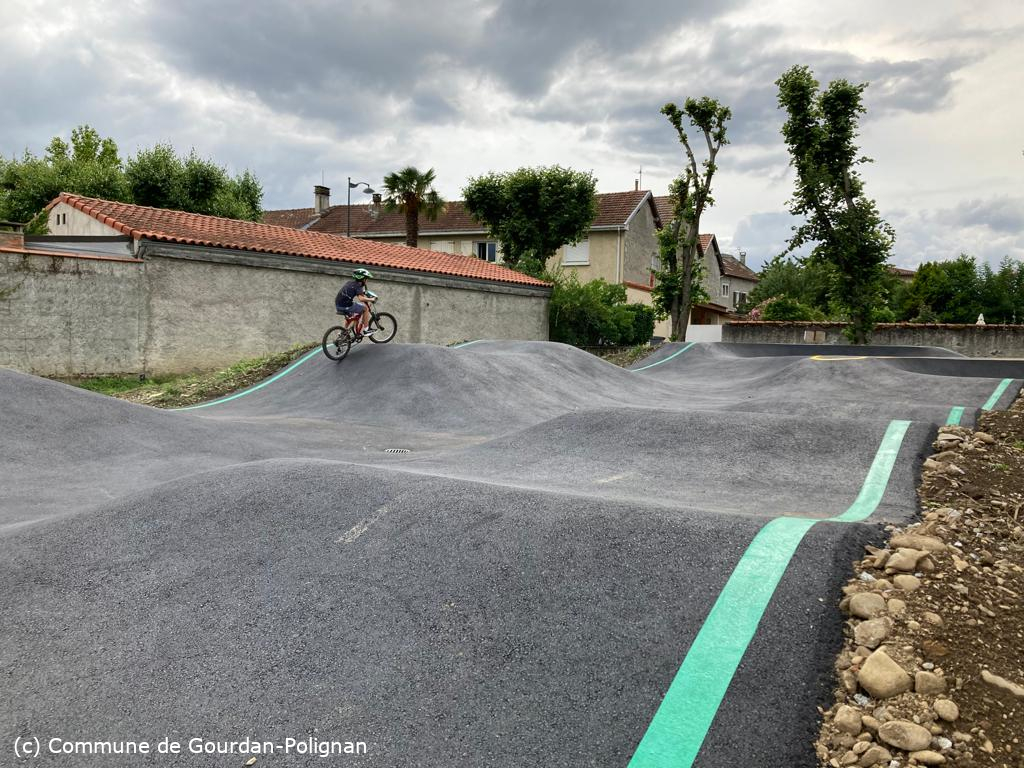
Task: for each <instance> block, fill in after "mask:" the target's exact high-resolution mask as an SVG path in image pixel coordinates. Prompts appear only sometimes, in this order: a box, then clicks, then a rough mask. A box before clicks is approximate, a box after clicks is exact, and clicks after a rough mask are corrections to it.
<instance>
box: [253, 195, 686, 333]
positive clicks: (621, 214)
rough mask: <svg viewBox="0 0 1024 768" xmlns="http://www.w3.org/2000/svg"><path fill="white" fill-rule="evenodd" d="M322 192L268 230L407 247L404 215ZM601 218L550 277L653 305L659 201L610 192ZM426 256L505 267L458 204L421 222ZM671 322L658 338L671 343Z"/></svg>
mask: <svg viewBox="0 0 1024 768" xmlns="http://www.w3.org/2000/svg"><path fill="white" fill-rule="evenodd" d="M324 189H325V188H323V187H318V188H317V190H318V191H317V192H316V204H315V206H314V207H313V208H300V209H291V210H285V211H267V212H266V213H265V214H264V222H265V223H268V224H278V225H280V226H289V227H294V228H297V229H308V230H309V231H313V232H327V233H330V234H336V235H338V234H340V235H345V234H346V233H348V234H350V235H351V236H352V237H358V238H361V239H366V240H374V241H378V242H386V243H404V242H405V217H404V215H403V214H401V213H387V212H383V211H380V210H379V206H378V207H377V209H376V210H375V208H374V206H372V205H370V206H367V205H353V206H345V205H339V206H331V205H330V204H329V202H327V203H325V202H324ZM327 194H329V190H327ZM596 202H597V214H596V216H595V217H594V221H593V223H592V224H591V227H590V231H589V232H588V234H587V237H586V238H584V239H583V240H582V241H580V242H579V243H577V244H575V245H565V246H563V247H562V248H560V249H559V251H558V253H557V254H556V255H555V256H553V257H552V258H551V259H550V261H549V262H548V268H549V269H553V270H556V269H560V270H562V271H563V272H565V273H575V274H576V276H577V277H578V278H579V280H580V282H587V281H590V280H596V279H598V278H603V279H604V280H606V281H607V282H609V283H613V284H620V285H624V286H625V287H626V294H627V297H628V300H629V301H631V302H639V303H643V304H647V305H648V306H650V305H651V303H652V302H651V288H652V287H653V285H654V278H653V275H652V272H651V270H652V269H657V268H658V263H659V262H658V238H657V232H658V229H660V228H661V221H660V219H659V216H658V208H657V206H656V204H655V198H654V196H653V195H652V194H651V193H650V192H648V191H645V190H640V189H634V190H632V191H630V192H607V193H599V194H598V195H596ZM417 242H418V246H419V247H420V248H425V249H428V250H432V251H440V252H442V253H456V254H461V255H464V256H474V257H476V258H478V259H482V260H484V261H489V262H494V263H498V264H501V263H502V261H503V259H502V250H501V243H499V242H497V241H496V240H494V239H492V238H489V237H488V236H487V229H486V227H484V226H483V225H482V224H480V222H478V221H477V220H476V219H474V218H473V217H472V216H471V215H470V214H469V212H468V211H467V210H466V208H465V205H464V204H463V202H462V201H460V200H454V201H451V202H449V203H448V204H447V206H446V210H445V212H444V213H443V214H441V215H440V216H439V217H438V218H437V220H436V221H427V220H425V219H421V220H420V229H419V238H418V240H417ZM667 332H668V324H667V321H665V322H661V323H659V324H658V325H657V326H656V328H655V334H656V335H661V336H665V335H667Z"/></svg>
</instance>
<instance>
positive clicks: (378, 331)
mask: <svg viewBox="0 0 1024 768" xmlns="http://www.w3.org/2000/svg"><path fill="white" fill-rule="evenodd" d="M366 295H367V296H369V297H370V298H372V299H373V301H372V302H370V304H369V307H370V322H369V323H367V325H366V330H369V331H370V333H368V334H367V333H363V334H359V335H357V334H356V329H355V326H356V324H357V323H358V322H359V317H360V316H359V315H355V316H347V315H346V316H345V323H344V324H343V325H335V326H331V327H330V328H328V329H327V333H325V334H324V340H323V343H322V344H321V346H322V347H323V350H324V354H325V355H327V357H328V359H330V360H334V361H335V362H340V361H342V360H344V359H345V355H347V354H348V353H349V350H350V349H351V348H352V345H353V344H358V343H359V342H361V341H362V340H363V339H366V338H368V339H369V340H370V341H372V342H373V343H374V344H387V343H388V342H389V341H391V340H392V339H393V338H395V334H396V333H398V321H397V320H395V316H394V315H392V314H391V313H389V312H378V311H377V309H376V304H377V296H376V294H371V293H370V292H369V291H367V293H366ZM338 314H339V315H344V314H345V313H344V312H338Z"/></svg>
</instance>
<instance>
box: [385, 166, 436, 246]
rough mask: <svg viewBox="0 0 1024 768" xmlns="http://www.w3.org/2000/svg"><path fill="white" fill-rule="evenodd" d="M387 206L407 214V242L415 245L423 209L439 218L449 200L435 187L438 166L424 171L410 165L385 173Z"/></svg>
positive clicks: (429, 216)
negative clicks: (421, 171) (435, 169)
mask: <svg viewBox="0 0 1024 768" xmlns="http://www.w3.org/2000/svg"><path fill="white" fill-rule="evenodd" d="M384 195H385V197H384V207H385V209H386V210H389V211H400V212H402V213H404V214H405V244H406V245H409V246H412V247H413V248H415V247H416V246H418V245H419V239H420V213H423V215H424V216H426V217H427V220H428V221H436V220H437V217H438V216H440V215H441V214H442V213H443V212H444V207H445V202H444V200H443V199H442V198H441V196H440V195H439V194H438V193H437V190H436V189H434V169H433V168H429V169H427V170H426V171H425V172H423V173H420V171H419V170H417V169H416V168H413V167H412V166H409V167H407V168H403V169H402V170H400V171H396V172H395V173H389V174H388V175H387V176H385V177H384Z"/></svg>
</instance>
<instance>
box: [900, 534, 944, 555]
mask: <svg viewBox="0 0 1024 768" xmlns="http://www.w3.org/2000/svg"><path fill="white" fill-rule="evenodd" d="M889 546H891V547H894V548H896V549H901V548H904V549H923V550H924V551H926V552H941V551H942V550H944V549H945V548H946V544H945V542H943V541H942V539H939V538H936V537H935V536H922V535H921V534H919V533H897V534H896V535H895V536H893V537H892V540H891V541H890V542H889Z"/></svg>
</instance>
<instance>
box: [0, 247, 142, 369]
mask: <svg viewBox="0 0 1024 768" xmlns="http://www.w3.org/2000/svg"><path fill="white" fill-rule="evenodd" d="M145 293H146V286H145V280H144V272H143V265H142V263H141V262H138V261H134V260H122V261H117V260H112V259H93V258H73V257H62V256H48V255H47V256H43V255H32V254H16V253H0V366H6V367H10V368H16V369H18V370H21V371H27V372H30V373H40V374H47V375H50V374H66V375H72V374H98V373H113V372H130V373H135V372H142V371H143V370H144V365H143V358H142V340H143V338H144V335H145V326H146V323H145V314H144V307H145V303H146V299H145Z"/></svg>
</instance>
